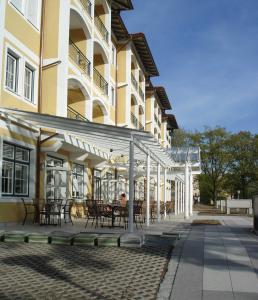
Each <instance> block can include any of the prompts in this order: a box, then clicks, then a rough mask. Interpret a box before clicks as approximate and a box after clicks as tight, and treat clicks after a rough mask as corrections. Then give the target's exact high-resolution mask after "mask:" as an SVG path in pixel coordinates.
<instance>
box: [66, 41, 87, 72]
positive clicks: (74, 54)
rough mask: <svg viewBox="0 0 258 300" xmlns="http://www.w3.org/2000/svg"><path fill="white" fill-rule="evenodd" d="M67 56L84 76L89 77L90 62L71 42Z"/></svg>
mask: <svg viewBox="0 0 258 300" xmlns="http://www.w3.org/2000/svg"><path fill="white" fill-rule="evenodd" d="M69 56H70V57H71V59H72V60H73V61H74V62H75V63H76V64H77V65H78V66H79V67H80V68H81V69H82V70H83V72H84V73H85V74H87V75H88V76H90V61H89V60H88V59H87V57H86V56H85V55H84V54H83V53H82V52H81V50H80V49H79V48H78V47H77V46H76V45H75V44H74V42H73V41H72V40H70V41H69Z"/></svg>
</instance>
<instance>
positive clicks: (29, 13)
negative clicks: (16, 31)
mask: <svg viewBox="0 0 258 300" xmlns="http://www.w3.org/2000/svg"><path fill="white" fill-rule="evenodd" d="M11 3H12V4H13V6H15V8H17V9H18V10H19V11H20V12H21V13H22V14H23V15H24V17H25V18H26V19H27V20H28V21H29V22H30V23H31V24H33V25H34V26H36V27H38V25H39V24H38V23H39V22H38V19H39V14H38V9H39V2H38V0H11Z"/></svg>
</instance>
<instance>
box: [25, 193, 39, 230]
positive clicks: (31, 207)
mask: <svg viewBox="0 0 258 300" xmlns="http://www.w3.org/2000/svg"><path fill="white" fill-rule="evenodd" d="M21 201H22V203H23V207H24V213H25V216H24V219H23V222H22V225H24V224H25V222H26V219H27V216H28V215H32V216H33V224H34V223H35V222H36V217H37V205H36V203H35V200H34V199H32V203H31V202H30V203H28V202H25V200H24V198H21Z"/></svg>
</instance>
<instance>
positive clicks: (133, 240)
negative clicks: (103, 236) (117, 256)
mask: <svg viewBox="0 0 258 300" xmlns="http://www.w3.org/2000/svg"><path fill="white" fill-rule="evenodd" d="M144 239H145V237H144V236H143V235H142V234H135V233H123V234H121V235H120V247H141V246H142V244H143V242H144Z"/></svg>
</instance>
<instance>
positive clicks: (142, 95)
mask: <svg viewBox="0 0 258 300" xmlns="http://www.w3.org/2000/svg"><path fill="white" fill-rule="evenodd" d="M139 94H140V97H141V98H142V100H143V101H144V93H143V91H142V88H141V87H140V86H139Z"/></svg>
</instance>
